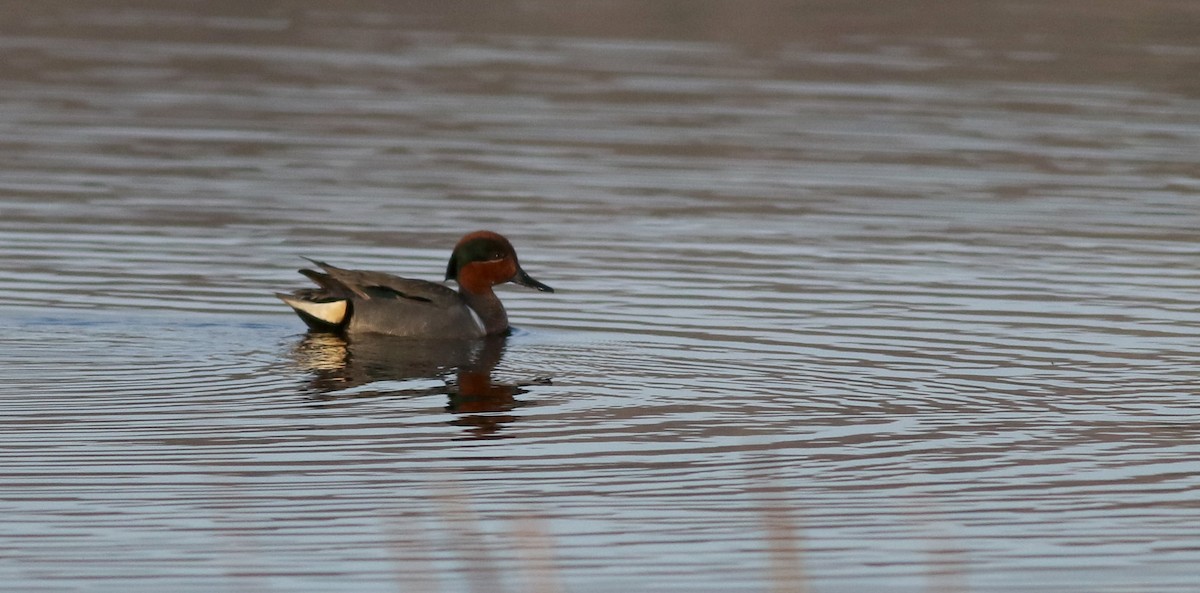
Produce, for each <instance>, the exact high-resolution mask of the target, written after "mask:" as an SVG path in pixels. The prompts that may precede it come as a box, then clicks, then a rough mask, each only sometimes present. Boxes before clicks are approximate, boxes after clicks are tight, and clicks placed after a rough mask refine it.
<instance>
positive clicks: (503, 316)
mask: <svg viewBox="0 0 1200 593" xmlns="http://www.w3.org/2000/svg"><path fill="white" fill-rule="evenodd" d="M306 259H307V258H306ZM309 261H311V262H312V263H313V264H314V265H316V266H317V267H319V268H321V270H322V271H321V272H318V271H315V270H308V269H302V270H300V273H301V274H304V275H305V276H307V277H308V278H310V279H312V281H313V282H316V283H317V286H319V287H320V288H305V289H300V290H297V291H294V292H292V293H290V294H289V293H276V295H275V296H277V297H279V298H280V299H281V300H282V301H283V302H285V303H287V304H288V305H289V306H290V307H291V308H292V309H294V310H295V311H296V314H297V315H299V316H300V319H303V320H304V322H305V323H306V324H308V326H309V327H310V328H312V329H313V330H317V331H324V332H336V333H350V334H354V333H376V334H388V335H393V336H405V337H413V338H476V337H481V336H490V335H497V334H503V333H505V332H507V331H508V313H506V312H505V311H504V305H503V304H502V303H501V302H500V299H499V298H498V297H497V296H496V293H495V292H493V291H492V287H493V286H495V285H497V284H504V283H505V282H513V283H516V284H520V285H522V286H528V287H530V288H534V289H537V290H540V291H542V292H554V289H553V288H550V287H549V286H546V285H545V284H542V283H541V282H538V281H537V280H534V279H533V278H532V277H530V276H529V274H527V273H525V270H522V269H521V265H520V264H519V263H518V262H517V252H516V251H515V250H514V249H513V247H512V244H511V243H509V242H508V239H505V238H504V237H503V236H501V235H499V234H497V233H493V232H491V231H476V232H473V233H468V234H467V235H466V236H464V237H463V238H462V239H460V240H459V242H458V244H457V245H455V246H454V252H453V253H451V254H450V263H449V264H447V265H446V280H454V281H456V282H458V290H457V291H455V290H454V289H452V288H450V287H448V286H446V285H444V284H439V283H436V282H429V281H426V280H413V279H410V278H400V277H398V276H392V275H391V274H385V273H383V272H364V271H359V270H343V269H341V268H337V267H334V266H331V265H329V264H327V263H324V262H319V261H316V260H311V259H310V260H309Z"/></svg>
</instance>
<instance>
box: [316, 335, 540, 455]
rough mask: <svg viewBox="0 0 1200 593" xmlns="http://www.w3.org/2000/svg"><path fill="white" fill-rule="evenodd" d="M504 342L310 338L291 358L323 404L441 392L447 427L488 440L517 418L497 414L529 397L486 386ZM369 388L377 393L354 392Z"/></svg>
mask: <svg viewBox="0 0 1200 593" xmlns="http://www.w3.org/2000/svg"><path fill="white" fill-rule="evenodd" d="M506 343H507V337H506V336H492V337H487V338H481V339H475V340H412V339H405V338H394V337H390V336H354V337H352V338H351V337H343V336H338V335H334V334H323V333H310V334H307V335H305V336H304V338H303V339H302V340H301V341H300V342H299V343H298V344H297V345H296V347H295V349H294V354H295V357H296V360H297V361H298V362H299V363H300V365H301V366H302V367H304V368H305V369H307V370H308V371H309V372H311V373H313V378H312V380H311V381H310V387H311V388H312V389H313V390H314V391H315V392H316V393H318V394H319V395H320V397H322V398H325V399H340V398H346V397H375V396H404V397H415V396H424V395H433V394H443V395H445V396H446V397H447V399H448V403H447V405H446V410H448V411H450V412H453V413H456V414H459V416H458V418H457V419H455V420H454V421H453V422H452V424H454V425H457V426H462V427H464V428H467V429H468V432H469V433H470V434H471V435H473V436H476V437H487V436H492V435H495V434H496V433H497V431H499V430H500V429H501V428H502V427H503V426H504V425H506V424H508V423H510V422H513V421H514V420H515V419H516V417H515V416H512V415H509V414H497V412H509V411H511V410H513V409H514V408H517V407H518V406H520V405H521V403H520V401H519V400H517V398H516V396H518V395H521V394H523V393H526V392H527V391H528V390H526V389H523V388H522V387H521V385H516V384H504V383H497V382H495V381H493V380H492V371H493V370H495V368H496V366H497V365H498V364H500V360H501V358H503V357H504V349H505V345H506ZM537 381H539V382H542V381H546V380H545V379H539V380H537ZM389 382H391V383H395V382H401V383H402V385H400V386H395V385H388V384H387V383H389ZM372 385H377V386H378V388H376V389H371V390H369V391H363V390H360V389H356V388H359V387H363V386H372Z"/></svg>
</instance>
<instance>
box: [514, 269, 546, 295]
mask: <svg viewBox="0 0 1200 593" xmlns="http://www.w3.org/2000/svg"><path fill="white" fill-rule="evenodd" d="M512 282H515V283H516V284H520V285H521V286H528V287H529V288H535V289H537V290H540V291H542V292H554V289H553V288H550V287H549V286H546V285H545V284H542V283H541V282H538V281H537V280H534V279H533V276H530V275H529V274H526V273H525V270H521V269H518V270H517V275H516V276H513V279H512Z"/></svg>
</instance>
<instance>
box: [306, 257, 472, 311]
mask: <svg viewBox="0 0 1200 593" xmlns="http://www.w3.org/2000/svg"><path fill="white" fill-rule="evenodd" d="M306 259H307V258H306ZM308 261H311V262H312V263H313V264H314V265H316V266H318V267H320V268H321V270H323V271H324V273H321V272H316V271H313V270H300V273H301V274H304V275H305V276H308V277H309V278H311V279H312V280H313V281H314V282H316V283H317V285H318V286H320V287H321V289H322V290H323V292H325V293H328V294H329V296H330V297H331V298H350V297H351V295H353V296H357V297H358V298H361V299H364V300H372V299H407V300H411V301H418V302H425V303H429V304H430V305H434V306H440V307H450V306H457V305H459V304H460V303H461V302H462V299H461V297H459V296H458V293H457V292H456V291H455V290H454V289H452V288H450V287H448V286H445V285H443V284H438V283H436V282H429V281H426V280H414V279H412V278H401V277H399V276H393V275H391V274H385V273H383V272H368V271H364V270H345V269H342V268H338V267H336V266H331V265H329V264H327V263H325V262H321V261H317V260H313V259H310V260H308Z"/></svg>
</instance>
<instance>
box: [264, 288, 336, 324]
mask: <svg viewBox="0 0 1200 593" xmlns="http://www.w3.org/2000/svg"><path fill="white" fill-rule="evenodd" d="M279 300H281V301H283V302H285V303H287V304H288V306H289V307H291V308H293V309H295V310H297V311H300V312H302V313H304V314H306V315H309V316H311V317H314V318H316V319H319V320H321V321H324V322H325V323H328V324H330V325H340V324H341V323H342V320H344V319H346V301H329V302H327V303H315V302H313V301H306V300H302V299H298V298H294V297H290V296H284V295H279Z"/></svg>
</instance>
